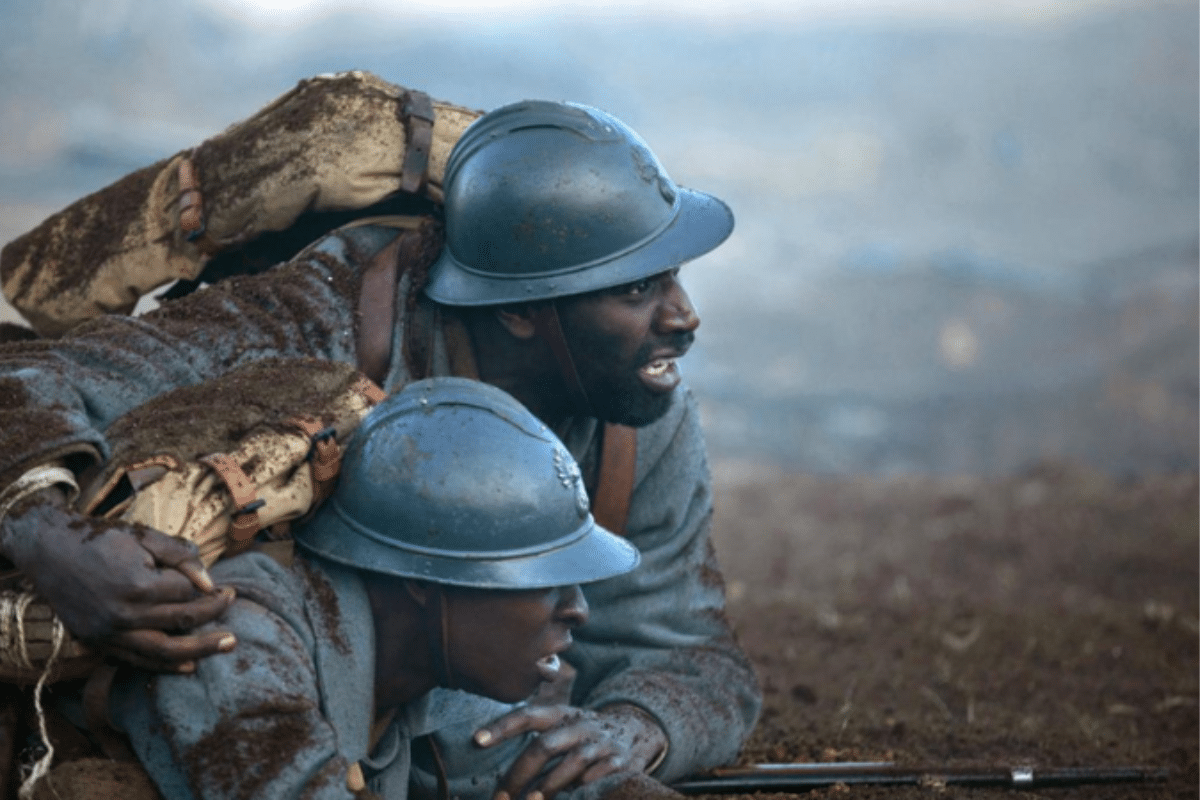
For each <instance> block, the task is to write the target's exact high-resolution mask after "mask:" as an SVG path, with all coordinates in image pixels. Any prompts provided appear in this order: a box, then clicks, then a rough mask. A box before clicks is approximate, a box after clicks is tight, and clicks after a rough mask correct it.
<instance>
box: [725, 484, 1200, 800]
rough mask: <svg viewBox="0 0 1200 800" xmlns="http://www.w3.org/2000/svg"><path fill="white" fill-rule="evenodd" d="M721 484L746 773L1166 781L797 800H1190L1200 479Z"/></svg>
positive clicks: (873, 791) (848, 793)
mask: <svg viewBox="0 0 1200 800" xmlns="http://www.w3.org/2000/svg"><path fill="white" fill-rule="evenodd" d="M714 474H715V477H716V482H717V498H716V502H717V520H716V524H715V536H716V539H717V545H718V551H719V553H720V555H721V559H722V564H723V566H724V570H725V573H726V579H727V584H728V585H727V591H728V596H729V599H730V614H731V617H732V618H733V620H734V623H735V626H736V628H737V630H738V634H739V636H740V638H741V641H742V643H743V645H744V646H745V647H746V649H747V650H748V652H749V653H750V655H751V657H752V658H753V660H754V662H755V664H756V666H757V668H758V670H759V676H760V679H761V681H762V683H763V686H764V691H765V707H764V711H763V715H762V719H761V722H760V724H759V727H758V730H757V731H756V732H755V734H754V735H753V737H752V738H751V740H750V742H749V744H748V745H747V747H746V749H745V751H744V753H743V756H742V760H743V761H744V762H746V763H755V762H765V761H826V760H894V761H896V762H898V763H901V764H913V765H915V764H927V763H931V762H932V763H939V764H954V765H966V764H972V763H976V764H977V763H981V762H983V763H989V764H993V765H996V764H999V765H1005V766H1008V765H1033V766H1042V767H1056V766H1112V765H1148V766H1163V767H1168V768H1170V770H1171V777H1170V778H1169V780H1168V781H1167V782H1165V783H1152V784H1126V785H1112V786H1087V787H1079V788H1070V789H1066V788H1056V789H1039V790H1036V791H1031V792H1028V793H1027V794H1026V793H1023V792H1018V791H1016V790H1012V789H963V788H960V787H949V788H947V787H944V786H943V787H940V788H939V787H938V786H936V785H935V786H921V787H917V786H914V787H891V788H882V787H855V788H848V787H845V786H836V787H831V788H827V789H821V790H817V791H815V792H813V793H810V794H809V795H808V796H809V797H826V796H828V797H834V796H836V797H864V798H876V797H878V798H896V799H897V800H899V799H900V798H917V797H921V798H928V797H934V796H939V795H940V796H952V797H966V798H979V799H980V800H982V799H983V798H990V797H1005V798H1013V797H1020V796H1030V797H1034V796H1036V797H1052V798H1084V797H1086V798H1134V797H1136V798H1160V797H1172V798H1173V797H1197V794H1198V790H1197V780H1198V778H1197V751H1198V745H1200V743H1198V734H1197V730H1198V724H1200V723H1198V717H1197V691H1198V689H1197V670H1198V663H1197V662H1198V659H1197V652H1198V642H1197V632H1198V627H1200V625H1198V621H1197V615H1198V608H1197V606H1198V604H1200V602H1198V594H1197V592H1198V586H1200V581H1198V575H1197V563H1198V552H1197V536H1198V531H1197V521H1198V505H1197V503H1198V497H1197V476H1196V475H1194V474H1187V475H1169V476H1159V477H1151V478H1140V479H1132V480H1126V481H1116V480H1113V479H1111V478H1109V477H1106V476H1103V475H1101V474H1099V473H1096V472H1094V471H1091V470H1089V469H1087V468H1085V467H1082V466H1079V465H1074V464H1044V465H1041V466H1039V467H1037V468H1034V469H1032V470H1029V471H1027V472H1025V473H1023V474H1021V475H1019V476H1016V477H1011V478H1003V479H990V480H984V479H976V478H943V479H932V478H902V479H876V478H861V479H849V478H826V477H814V476H806V475H783V474H770V473H766V472H764V471H762V470H752V469H747V468H745V466H744V465H743V466H739V465H729V464H726V465H720V464H718V465H716V466H715V468H714ZM781 796H782V795H781ZM758 797H760V798H761V797H763V795H758Z"/></svg>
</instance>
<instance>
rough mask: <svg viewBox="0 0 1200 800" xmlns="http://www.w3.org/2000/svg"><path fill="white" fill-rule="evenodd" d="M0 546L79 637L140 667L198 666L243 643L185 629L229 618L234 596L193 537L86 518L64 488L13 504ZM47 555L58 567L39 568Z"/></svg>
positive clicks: (1, 528) (177, 669)
mask: <svg viewBox="0 0 1200 800" xmlns="http://www.w3.org/2000/svg"><path fill="white" fill-rule="evenodd" d="M0 542H2V543H3V552H4V554H5V555H6V556H7V557H8V558H9V559H10V560H11V561H12V562H13V563H14V564H16V565H17V566H18V567H20V568H21V569H22V571H24V572H25V574H26V575H27V576H29V577H30V578H32V580H33V584H34V587H35V588H36V589H37V592H38V594H39V595H41V596H42V597H44V598H46V600H47V601H48V602H49V603H50V605H51V606H52V607H53V608H54V610H55V611H56V612H57V613H58V616H59V618H60V619H62V621H63V624H64V625H66V626H67V629H68V630H70V631H71V633H72V634H73V635H74V636H75V637H76V638H78V639H79V640H80V641H83V642H84V643H86V644H89V645H92V646H94V647H97V648H100V649H103V650H105V651H106V652H109V653H111V654H113V655H116V656H117V657H119V658H121V659H123V660H125V661H127V662H128V663H130V664H133V665H134V666H137V667H140V668H143V669H150V670H156V671H172V672H183V673H187V672H193V671H194V670H195V669H196V663H195V660H196V659H197V658H202V657H203V656H206V655H212V654H213V653H225V652H229V651H230V650H232V649H233V648H234V646H235V645H236V643H237V642H236V640H235V639H234V637H233V635H232V634H229V633H227V632H220V631H218V632H213V633H207V634H201V635H197V634H192V633H187V631H191V630H192V629H193V628H195V627H196V626H197V625H200V624H202V623H204V622H208V621H210V620H213V619H216V618H217V617H219V616H220V615H221V614H224V613H225V610H226V609H227V608H229V605H230V603H232V602H233V597H234V593H233V590H232V589H229V588H221V589H218V588H217V587H216V586H214V585H213V581H212V578H210V577H209V575H208V571H207V570H206V569H205V568H204V565H203V563H201V561H200V557H199V554H198V553H197V552H196V547H195V545H193V544H191V543H190V542H185V541H183V540H181V539H176V538H173V537H170V536H167V535H166V534H163V533H160V532H158V531H156V530H153V529H151V528H146V527H144V526H139V527H134V526H131V525H126V524H123V523H119V522H112V521H107V520H95V519H91V518H89V517H85V516H83V515H81V514H79V513H78V512H76V511H74V510H73V509H71V508H70V507H69V505H68V504H67V498H66V495H65V494H64V493H63V490H62V489H61V488H59V487H57V486H53V487H49V488H47V489H43V490H41V491H40V492H38V493H37V494H36V495H33V496H31V497H30V498H28V499H27V500H26V501H24V502H20V503H18V504H17V505H16V507H14V508H13V509H12V510H10V512H9V513H8V514H7V515H6V516H5V518H4V520H3V522H0ZM47 553H53V554H54V556H55V558H54V563H56V564H58V566H59V567H60V569H58V570H55V571H53V572H51V571H41V570H39V569H38V565H39V564H44V563H47V562H48V561H49V558H48V557H47V555H46V554H47ZM64 554H65V557H64Z"/></svg>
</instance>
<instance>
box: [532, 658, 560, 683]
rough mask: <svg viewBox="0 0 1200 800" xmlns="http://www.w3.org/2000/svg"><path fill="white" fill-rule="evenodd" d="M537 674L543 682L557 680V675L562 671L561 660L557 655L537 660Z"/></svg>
mask: <svg viewBox="0 0 1200 800" xmlns="http://www.w3.org/2000/svg"><path fill="white" fill-rule="evenodd" d="M537 669H538V673H539V674H540V675H541V676H542V680H544V681H553V680H555V679H557V678H558V673H559V672H560V671H562V659H561V658H559V657H558V653H551V654H550V655H548V656H545V657H543V658H539V659H538V660H537Z"/></svg>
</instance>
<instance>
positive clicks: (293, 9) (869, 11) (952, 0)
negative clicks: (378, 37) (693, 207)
mask: <svg viewBox="0 0 1200 800" xmlns="http://www.w3.org/2000/svg"><path fill="white" fill-rule="evenodd" d="M205 2H207V3H209V4H210V5H212V6H215V7H218V8H220V9H221V10H223V11H224V12H225V13H227V14H229V15H230V16H234V17H238V18H240V19H243V20H245V21H247V22H253V23H255V24H259V25H264V26H272V27H274V26H281V27H289V26H293V25H301V24H304V23H305V22H308V21H310V20H311V19H312V18H313V17H316V16H320V15H321V14H324V13H328V12H330V11H334V10H338V11H344V10H347V9H358V10H370V11H371V12H372V13H378V14H394V15H396V16H404V17H412V16H414V15H420V16H426V17H457V16H461V17H463V18H464V19H472V18H477V17H478V15H480V14H484V15H486V14H488V13H493V12H501V13H506V14H508V13H514V12H516V13H521V12H550V13H555V14H564V13H565V14H571V15H588V16H611V15H614V14H620V15H637V16H646V17H663V18H677V17H678V16H680V15H685V16H693V17H701V18H715V19H727V18H731V17H750V18H753V17H758V16H765V15H770V16H773V17H776V18H778V17H780V16H786V17H790V18H798V17H825V18H829V17H833V18H854V17H859V18H880V17H897V16H900V17H908V18H925V19H995V20H1003V21H1009V22H1027V23H1030V24H1045V23H1052V22H1054V21H1057V20H1059V19H1062V18H1063V17H1067V16H1071V15H1073V14H1076V13H1080V12H1087V11H1095V10H1098V9H1101V8H1111V7H1114V6H1122V5H1124V6H1130V5H1135V4H1136V3H1137V2H1144V0H1054V2H1046V1H1045V0H607V2H605V3H604V4H603V5H602V6H600V5H597V4H595V3H593V2H571V1H570V0H567V2H564V0H423V2H421V3H420V4H418V5H417V6H414V5H412V4H408V3H402V2H397V0H205Z"/></svg>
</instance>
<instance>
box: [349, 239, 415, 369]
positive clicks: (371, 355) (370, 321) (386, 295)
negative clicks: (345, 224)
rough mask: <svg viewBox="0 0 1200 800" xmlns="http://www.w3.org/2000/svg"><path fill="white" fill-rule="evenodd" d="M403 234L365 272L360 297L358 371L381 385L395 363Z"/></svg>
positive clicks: (373, 259)
mask: <svg viewBox="0 0 1200 800" xmlns="http://www.w3.org/2000/svg"><path fill="white" fill-rule="evenodd" d="M406 235H408V234H407V233H406V232H401V234H400V235H399V236H397V237H396V238H395V239H394V240H393V241H392V243H391V244H389V245H388V246H387V247H385V248H383V249H382V250H380V251H379V252H378V253H376V254H375V255H374V256H373V257H372V258H371V262H370V263H369V264H368V265H367V268H366V270H365V271H364V272H363V277H362V284H361V285H360V287H359V295H358V345H357V358H358V368H359V370H361V371H362V373H363V374H364V375H366V376H367V377H368V378H370V379H371V380H373V381H375V382H376V383H378V384H382V383H383V382H384V380H385V379H386V378H387V373H388V366H389V365H390V364H391V361H392V324H393V322H392V321H393V320H394V319H395V317H396V280H397V278H398V277H399V275H398V272H399V267H400V263H399V258H398V256H399V255H400V240H401V239H403V238H404V237H405V236H406Z"/></svg>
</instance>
